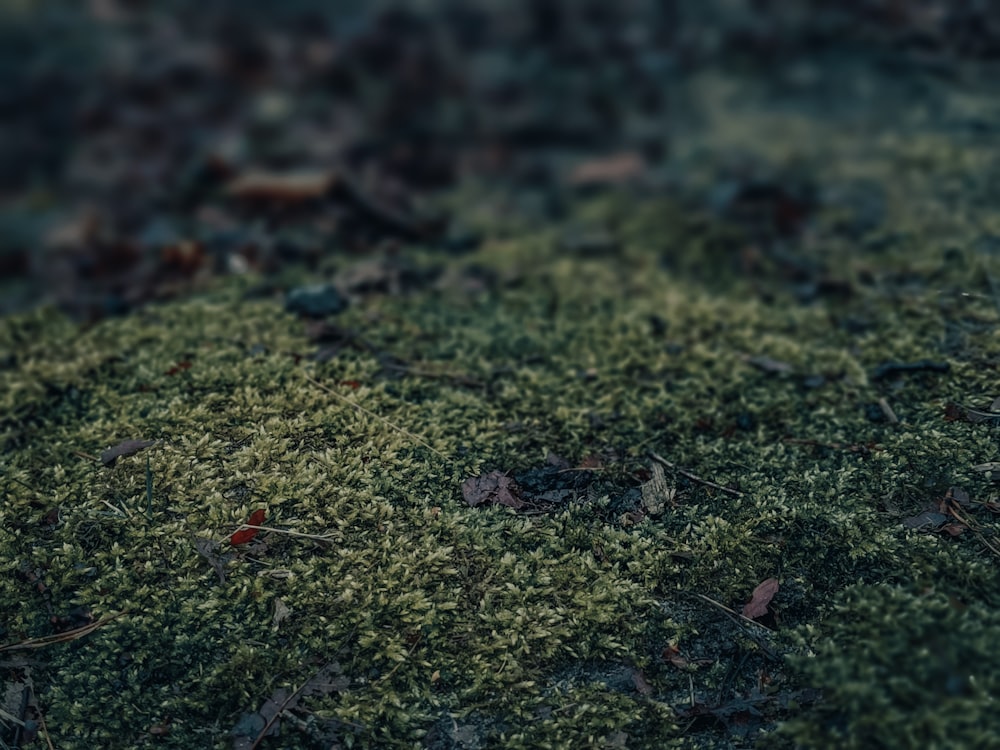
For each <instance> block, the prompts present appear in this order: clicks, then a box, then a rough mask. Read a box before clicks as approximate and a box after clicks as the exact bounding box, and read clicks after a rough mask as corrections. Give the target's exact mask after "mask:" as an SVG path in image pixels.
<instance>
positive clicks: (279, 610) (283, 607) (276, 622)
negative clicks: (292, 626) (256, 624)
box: [271, 599, 292, 633]
mask: <svg viewBox="0 0 1000 750" xmlns="http://www.w3.org/2000/svg"><path fill="white" fill-rule="evenodd" d="M290 614H292V610H290V609H289V608H288V605H287V604H285V603H284V602H283V601H281V599H275V600H274V617H273V618H272V619H271V623H272V624H271V630H272V631H273V632H275V633H277V632H278V627H279V626H280V625H281V623H282V622H284V621H285V620H286V619H288V616H289V615H290Z"/></svg>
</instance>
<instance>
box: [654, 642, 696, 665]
mask: <svg viewBox="0 0 1000 750" xmlns="http://www.w3.org/2000/svg"><path fill="white" fill-rule="evenodd" d="M660 656H662V657H663V661H665V662H668V663H669V664H672V665H673V666H675V667H677V668H678V669H684V668H685V667H687V666H688V665H690V663H691V662H689V661H688V660H687V659H685V658H684V657H683V656H681V650H680V649H679V648H678V647H677V646H674V645H673V644H669V645H667V646H664V648H663V652H662V653H661V654H660Z"/></svg>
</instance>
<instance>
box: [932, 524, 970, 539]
mask: <svg viewBox="0 0 1000 750" xmlns="http://www.w3.org/2000/svg"><path fill="white" fill-rule="evenodd" d="M968 530H969V527H968V526H966V525H965V524H964V523H956V522H954V521H953V522H952V523H947V524H945V525H944V526H942V527H941V528H940V529H939V531H941V532H943V533H945V534H948V535H949V536H959V535H960V534H964V533H965V532H966V531H968Z"/></svg>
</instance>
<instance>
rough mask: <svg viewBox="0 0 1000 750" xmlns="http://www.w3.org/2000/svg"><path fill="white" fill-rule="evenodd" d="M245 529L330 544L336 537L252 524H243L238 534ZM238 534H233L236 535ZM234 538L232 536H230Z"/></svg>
mask: <svg viewBox="0 0 1000 750" xmlns="http://www.w3.org/2000/svg"><path fill="white" fill-rule="evenodd" d="M243 529H257V531H273V532H274V533H275V534H287V535H288V536H297V537H301V538H303V539H312V540H314V541H317V542H330V543H331V544H332V543H333V541H334V538H333V537H334V535H333V534H332V533H330V534H304V533H302V532H301V531H290V530H288V529H276V528H275V527H274V526H254V525H253V524H251V523H245V524H242V525H241V526H240V527H239V528H238V529H236V532H238V531H243ZM236 532H233V533H234V534H235V533H236ZM230 536H232V534H230Z"/></svg>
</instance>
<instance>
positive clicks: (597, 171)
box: [569, 151, 646, 187]
mask: <svg viewBox="0 0 1000 750" xmlns="http://www.w3.org/2000/svg"><path fill="white" fill-rule="evenodd" d="M645 172H646V161H645V160H644V159H643V158H642V155H641V154H638V153H636V152H635V151H623V152H621V153H618V154H612V155H610V156H605V157H602V158H599V159H591V160H590V161H586V162H584V163H583V164H580V165H578V166H577V167H576V169H574V170H573V171H572V172H571V173H570V176H569V183H570V184H571V185H575V186H577V187H584V186H588V187H589V186H593V185H621V184H622V183H626V182H632V181H634V180H636V179H638V178H640V177H642V175H643V174H644V173H645Z"/></svg>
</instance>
